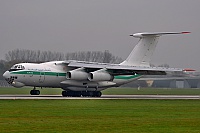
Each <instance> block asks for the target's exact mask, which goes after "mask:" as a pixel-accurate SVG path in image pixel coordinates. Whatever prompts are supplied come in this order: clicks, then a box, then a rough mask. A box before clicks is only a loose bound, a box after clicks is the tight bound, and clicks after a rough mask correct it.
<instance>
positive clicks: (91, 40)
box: [0, 0, 200, 70]
mask: <svg viewBox="0 0 200 133" xmlns="http://www.w3.org/2000/svg"><path fill="white" fill-rule="evenodd" d="M165 31H168V32H170V31H175V32H176V31H191V32H192V33H191V34H187V35H167V36H162V37H161V38H160V39H159V42H158V46H157V48H156V51H155V53H154V56H153V59H152V63H153V64H155V65H159V64H164V63H166V64H169V65H170V67H179V68H193V69H196V70H200V59H199V58H200V0H0V46H1V47H0V59H4V55H5V53H7V52H8V51H9V50H14V49H17V48H18V49H30V50H50V51H56V52H63V53H66V52H78V51H105V50H109V51H110V52H111V53H113V54H114V55H116V56H119V57H122V58H123V59H125V58H126V57H127V56H128V55H129V53H130V52H131V50H132V49H133V47H134V46H135V45H136V44H137V42H138V39H137V38H133V37H130V36H129V34H132V33H137V32H165Z"/></svg>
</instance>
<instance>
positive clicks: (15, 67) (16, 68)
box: [9, 65, 25, 71]
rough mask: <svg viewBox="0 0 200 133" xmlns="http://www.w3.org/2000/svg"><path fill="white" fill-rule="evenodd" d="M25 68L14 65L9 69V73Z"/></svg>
mask: <svg viewBox="0 0 200 133" xmlns="http://www.w3.org/2000/svg"><path fill="white" fill-rule="evenodd" d="M24 69H25V67H24V66H23V65H14V66H12V67H11V68H10V70H9V71H18V70H24Z"/></svg>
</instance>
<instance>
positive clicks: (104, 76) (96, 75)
mask: <svg viewBox="0 0 200 133" xmlns="http://www.w3.org/2000/svg"><path fill="white" fill-rule="evenodd" d="M113 79H114V77H113V76H112V75H110V74H109V73H107V72H98V71H95V72H91V73H89V75H88V80H90V81H112V80H113Z"/></svg>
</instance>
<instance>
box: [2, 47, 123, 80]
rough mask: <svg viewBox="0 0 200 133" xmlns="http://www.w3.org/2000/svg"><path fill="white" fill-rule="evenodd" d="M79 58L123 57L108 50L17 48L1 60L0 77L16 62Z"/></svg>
mask: <svg viewBox="0 0 200 133" xmlns="http://www.w3.org/2000/svg"><path fill="white" fill-rule="evenodd" d="M62 60H79V61H89V62H101V63H114V64H115V63H120V62H122V58H120V57H117V56H114V55H113V54H111V53H110V52H109V51H108V50H105V51H103V52H102V51H80V52H70V53H66V54H64V53H61V52H52V51H40V50H37V51H34V50H27V49H15V50H11V51H9V52H8V53H6V54H5V59H4V60H0V79H3V77H2V75H3V73H4V72H5V71H6V70H8V69H9V68H10V67H11V66H12V65H14V64H16V63H25V62H28V63H41V62H47V61H62Z"/></svg>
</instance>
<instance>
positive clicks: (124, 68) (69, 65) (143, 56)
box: [3, 32, 189, 97]
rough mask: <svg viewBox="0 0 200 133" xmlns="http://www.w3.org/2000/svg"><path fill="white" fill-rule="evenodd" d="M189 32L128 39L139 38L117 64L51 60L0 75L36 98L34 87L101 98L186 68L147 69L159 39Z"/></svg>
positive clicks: (17, 68)
mask: <svg viewBox="0 0 200 133" xmlns="http://www.w3.org/2000/svg"><path fill="white" fill-rule="evenodd" d="M186 33H189V32H145V33H136V34H132V35H130V36H132V37H136V38H139V39H140V40H139V42H138V44H137V45H136V46H135V47H134V49H133V50H132V52H131V53H130V55H129V56H128V58H127V59H126V60H124V61H123V62H122V63H120V64H108V63H97V62H86V61H75V60H68V61H51V62H45V63H19V64H15V65H14V66H12V67H11V68H10V69H9V70H8V71H6V72H5V73H4V74H3V76H4V78H5V80H6V81H7V82H8V83H9V84H11V85H12V86H14V87H23V86H32V87H33V90H31V91H30V94H31V95H39V94H40V91H39V90H37V89H36V88H37V87H52V88H62V89H63V91H62V96H69V97H80V96H83V97H86V96H87V97H100V96H101V95H102V93H101V91H102V90H104V89H107V88H109V87H118V86H120V85H123V84H126V83H129V82H131V81H134V80H137V79H139V78H140V77H142V76H143V75H166V73H167V72H181V71H185V69H175V68H162V67H150V60H151V57H152V55H153V52H154V50H155V48H156V45H157V42H158V39H159V37H160V36H161V35H166V34H186Z"/></svg>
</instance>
